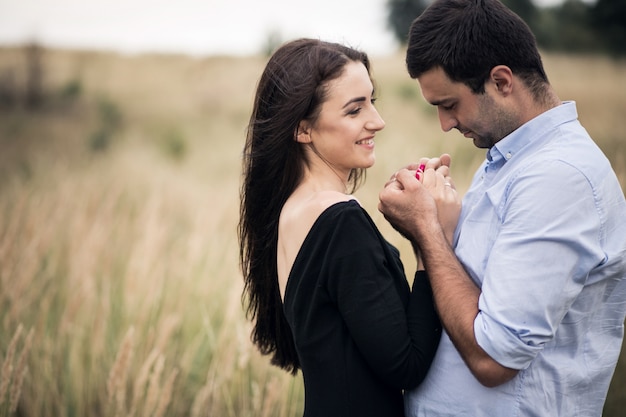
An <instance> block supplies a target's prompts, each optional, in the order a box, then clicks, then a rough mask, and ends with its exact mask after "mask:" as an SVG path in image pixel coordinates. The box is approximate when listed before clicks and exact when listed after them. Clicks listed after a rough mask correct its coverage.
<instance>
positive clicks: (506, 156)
mask: <svg viewBox="0 0 626 417" xmlns="http://www.w3.org/2000/svg"><path fill="white" fill-rule="evenodd" d="M512 156H513V155H511V152H507V154H506V155H505V156H504V157H505V158H506V159H507V160H509V159H511V157H512Z"/></svg>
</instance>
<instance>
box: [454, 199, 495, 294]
mask: <svg viewBox="0 0 626 417" xmlns="http://www.w3.org/2000/svg"><path fill="white" fill-rule="evenodd" d="M500 228H501V221H500V216H499V215H498V213H497V211H496V207H495V206H494V204H493V202H492V199H490V198H489V196H488V194H485V195H484V196H483V197H482V198H481V199H480V200H479V201H478V202H477V203H476V204H475V205H474V206H473V207H472V208H471V210H470V211H468V213H467V214H466V215H465V216H464V217H463V219H462V223H461V225H460V228H459V234H458V239H457V242H456V247H455V252H456V255H457V257H458V258H459V260H460V261H461V263H462V264H463V266H464V267H465V269H466V270H467V272H468V273H469V274H470V275H471V276H472V278H473V279H474V280H475V281H476V282H481V281H482V277H483V276H484V271H485V267H486V265H487V261H488V260H489V257H490V256H494V255H497V254H492V249H493V245H494V242H495V241H496V238H497V237H498V234H499V232H500Z"/></svg>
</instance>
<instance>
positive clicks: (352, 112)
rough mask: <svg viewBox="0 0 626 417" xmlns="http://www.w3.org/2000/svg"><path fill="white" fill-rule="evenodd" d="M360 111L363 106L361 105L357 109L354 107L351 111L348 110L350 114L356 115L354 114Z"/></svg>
mask: <svg viewBox="0 0 626 417" xmlns="http://www.w3.org/2000/svg"><path fill="white" fill-rule="evenodd" d="M360 112H361V108H360V107H357V108H356V109H354V110H350V111H349V112H348V114H349V115H352V116H354V115H357V114H359V113H360Z"/></svg>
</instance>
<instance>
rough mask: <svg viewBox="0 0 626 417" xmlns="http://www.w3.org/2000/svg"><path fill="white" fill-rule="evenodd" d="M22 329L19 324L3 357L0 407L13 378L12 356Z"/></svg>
mask: <svg viewBox="0 0 626 417" xmlns="http://www.w3.org/2000/svg"><path fill="white" fill-rule="evenodd" d="M22 328H23V326H22V324H21V323H20V324H19V325H18V326H17V330H16V331H15V334H13V338H12V339H11V342H10V343H9V348H8V349H7V353H6V356H5V357H4V362H3V363H2V374H0V405H1V404H3V403H4V399H5V398H6V396H7V394H8V392H7V390H8V388H9V384H10V383H11V378H12V376H13V356H15V349H16V347H17V341H18V339H19V337H20V335H21V334H22Z"/></svg>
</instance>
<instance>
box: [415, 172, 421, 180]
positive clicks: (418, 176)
mask: <svg viewBox="0 0 626 417" xmlns="http://www.w3.org/2000/svg"><path fill="white" fill-rule="evenodd" d="M415 178H417V180H418V181H419V179H420V172H419V171H416V172H415Z"/></svg>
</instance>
